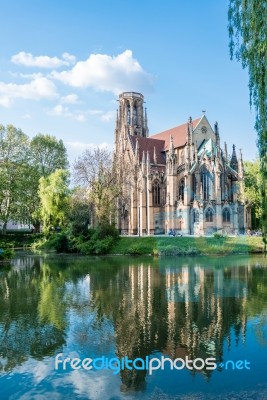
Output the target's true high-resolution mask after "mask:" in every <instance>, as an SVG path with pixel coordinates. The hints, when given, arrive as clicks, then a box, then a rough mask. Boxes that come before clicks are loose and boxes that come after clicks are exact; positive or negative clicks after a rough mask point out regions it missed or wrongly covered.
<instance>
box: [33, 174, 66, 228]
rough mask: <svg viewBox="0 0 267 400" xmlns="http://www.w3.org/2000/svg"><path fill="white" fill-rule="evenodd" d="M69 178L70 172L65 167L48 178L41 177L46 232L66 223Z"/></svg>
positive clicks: (41, 198) (42, 210)
mask: <svg viewBox="0 0 267 400" xmlns="http://www.w3.org/2000/svg"><path fill="white" fill-rule="evenodd" d="M68 180H69V173H68V171H66V170H63V169H57V170H56V171H55V172H53V173H52V174H50V175H49V176H48V177H47V178H45V177H42V178H41V179H40V188H39V197H40V200H41V218H42V223H43V230H44V232H49V230H50V229H52V228H56V227H58V226H59V227H62V226H63V225H64V222H65V220H66V214H67V208H68V196H69V189H68Z"/></svg>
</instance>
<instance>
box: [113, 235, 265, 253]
mask: <svg viewBox="0 0 267 400" xmlns="http://www.w3.org/2000/svg"><path fill="white" fill-rule="evenodd" d="M262 251H263V243H262V238H261V237H250V236H239V237H220V238H215V237H121V238H120V239H119V240H118V241H117V242H116V243H115V245H114V246H113V248H112V250H111V254H153V255H171V256H175V255H216V254H220V255H221V254H226V255H227V254H248V253H262Z"/></svg>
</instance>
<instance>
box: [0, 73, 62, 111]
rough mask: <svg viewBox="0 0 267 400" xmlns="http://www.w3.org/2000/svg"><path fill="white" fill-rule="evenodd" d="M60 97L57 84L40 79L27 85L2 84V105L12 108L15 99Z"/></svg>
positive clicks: (0, 102) (0, 86)
mask: <svg viewBox="0 0 267 400" xmlns="http://www.w3.org/2000/svg"><path fill="white" fill-rule="evenodd" d="M57 96H58V94H57V90H56V86H55V84H54V83H53V82H52V81H50V80H49V79H47V78H44V77H40V78H36V79H34V80H32V81H31V82H30V83H26V84H16V83H4V82H0V105H2V106H4V107H9V106H11V104H12V102H13V101H14V100H15V99H25V100H41V99H53V98H56V97H57Z"/></svg>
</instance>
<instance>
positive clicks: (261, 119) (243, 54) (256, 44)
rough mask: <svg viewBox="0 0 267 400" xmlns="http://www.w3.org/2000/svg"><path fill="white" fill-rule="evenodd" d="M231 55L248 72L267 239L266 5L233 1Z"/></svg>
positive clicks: (264, 228) (254, 0)
mask: <svg viewBox="0 0 267 400" xmlns="http://www.w3.org/2000/svg"><path fill="white" fill-rule="evenodd" d="M228 18H229V36H230V45H229V46H230V54H231V57H233V56H235V57H236V58H237V60H238V61H241V62H242V66H243V68H248V73H249V90H250V105H252V104H253V105H254V107H255V111H256V123H255V129H256V131H257V134H258V148H259V156H260V171H261V184H260V189H261V201H262V214H261V216H262V228H263V240H264V243H265V251H266V235H267V4H266V0H265V1H259V0H245V1H244V0H230V3H229V11H228Z"/></svg>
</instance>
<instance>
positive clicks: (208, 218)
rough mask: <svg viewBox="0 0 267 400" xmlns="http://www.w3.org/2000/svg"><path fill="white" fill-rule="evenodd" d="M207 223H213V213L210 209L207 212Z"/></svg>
mask: <svg viewBox="0 0 267 400" xmlns="http://www.w3.org/2000/svg"><path fill="white" fill-rule="evenodd" d="M206 222H213V211H212V208H210V207H209V208H208V209H207V211H206Z"/></svg>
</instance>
